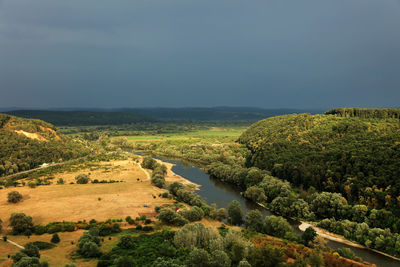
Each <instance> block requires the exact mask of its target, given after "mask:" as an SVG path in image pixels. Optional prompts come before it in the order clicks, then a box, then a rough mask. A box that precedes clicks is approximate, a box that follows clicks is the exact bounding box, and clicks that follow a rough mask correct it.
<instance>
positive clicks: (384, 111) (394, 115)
mask: <svg viewBox="0 0 400 267" xmlns="http://www.w3.org/2000/svg"><path fill="white" fill-rule="evenodd" d="M325 114H326V115H335V116H339V117H360V118H380V119H400V109H395V108H335V109H331V110H328V111H327V112H325Z"/></svg>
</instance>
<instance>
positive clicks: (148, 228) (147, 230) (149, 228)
mask: <svg viewBox="0 0 400 267" xmlns="http://www.w3.org/2000/svg"><path fill="white" fill-rule="evenodd" d="M142 230H143V231H145V232H151V231H153V230H154V229H153V227H151V226H149V225H146V226H144V227H143V228H142Z"/></svg>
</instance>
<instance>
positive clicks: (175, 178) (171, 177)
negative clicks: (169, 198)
mask: <svg viewBox="0 0 400 267" xmlns="http://www.w3.org/2000/svg"><path fill="white" fill-rule="evenodd" d="M155 160H156V161H157V162H158V163H160V164H163V165H165V166H166V167H167V174H166V175H165V177H164V178H165V181H166V182H169V183H174V182H177V183H181V184H183V185H186V186H189V187H191V188H192V189H193V190H200V185H199V184H196V183H193V182H192V181H189V180H188V179H186V178H185V177H182V176H180V175H178V174H176V173H174V172H173V171H172V168H173V167H174V166H175V164H173V163H169V162H165V161H162V160H160V159H155Z"/></svg>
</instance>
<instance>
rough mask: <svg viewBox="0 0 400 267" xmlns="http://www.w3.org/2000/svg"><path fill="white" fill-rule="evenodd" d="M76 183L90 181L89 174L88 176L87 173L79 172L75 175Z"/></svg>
mask: <svg viewBox="0 0 400 267" xmlns="http://www.w3.org/2000/svg"><path fill="white" fill-rule="evenodd" d="M75 180H76V183H77V184H87V183H88V182H89V180H90V179H89V176H87V175H86V174H83V173H82V174H78V175H77V176H76V177H75Z"/></svg>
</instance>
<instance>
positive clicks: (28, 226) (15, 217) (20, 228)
mask: <svg viewBox="0 0 400 267" xmlns="http://www.w3.org/2000/svg"><path fill="white" fill-rule="evenodd" d="M10 226H11V227H12V228H13V233H14V234H21V233H24V232H26V231H27V230H30V231H32V230H33V221H32V217H31V216H26V215H25V213H13V214H11V217H10Z"/></svg>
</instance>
